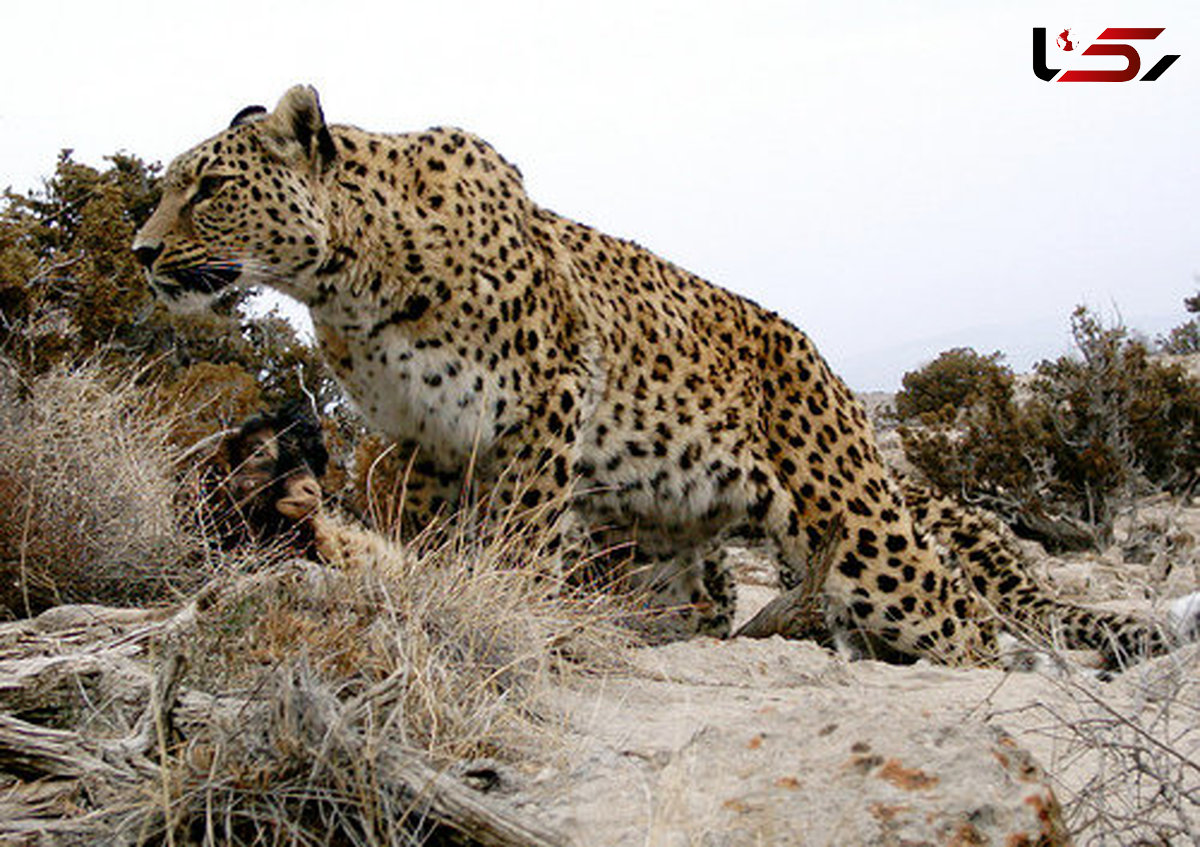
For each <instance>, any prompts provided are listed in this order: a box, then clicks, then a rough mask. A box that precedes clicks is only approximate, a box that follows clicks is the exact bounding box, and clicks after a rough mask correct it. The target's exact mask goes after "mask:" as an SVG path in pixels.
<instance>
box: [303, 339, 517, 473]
mask: <svg viewBox="0 0 1200 847" xmlns="http://www.w3.org/2000/svg"><path fill="white" fill-rule="evenodd" d="M314 323H315V326H316V333H317V340H318V343H319V344H320V348H321V352H322V355H323V356H324V357H325V359H326V361H327V362H328V363H329V365H330V367H331V369H332V370H333V372H334V375H335V376H336V377H337V379H338V382H340V383H341V385H342V387H343V388H344V389H345V390H346V393H347V394H348V395H349V396H350V398H351V399H352V400H353V401H354V403H355V405H356V406H357V407H358V408H359V411H361V412H362V414H363V415H364V416H365V417H366V418H367V421H368V423H369V424H370V425H371V426H372V428H374V429H377V430H379V431H380V432H383V433H385V434H387V435H389V436H390V437H392V438H394V439H397V440H412V441H416V442H417V443H419V444H421V445H422V446H423V447H425V448H426V449H428V450H429V451H431V452H432V454H433V456H434V457H436V458H438V459H440V460H442V461H444V462H450V463H455V464H457V463H462V462H464V461H465V460H466V459H467V458H469V457H470V456H471V455H473V454H476V453H479V452H481V451H486V450H487V448H488V447H489V446H490V445H491V444H492V443H493V442H494V440H495V439H496V437H497V436H498V435H499V434H500V433H501V432H503V431H504V429H505V428H506V427H507V426H508V425H510V424H511V421H510V420H509V418H510V417H511V410H512V409H513V408H514V405H515V404H514V403H512V401H511V398H510V397H508V394H507V392H506V390H505V389H504V387H503V386H502V384H501V381H500V380H499V379H498V378H497V375H496V374H495V373H494V372H493V371H491V370H489V369H487V368H486V367H484V366H483V365H482V364H480V363H479V362H477V361H476V360H475V357H474V356H473V355H471V350H470V349H469V348H462V347H459V348H457V349H456V348H455V347H451V346H450V345H445V344H438V343H436V342H431V341H429V340H427V339H421V338H413V337H410V336H408V335H405V334H404V333H401V332H388V333H382V334H380V335H378V336H377V337H369V336H368V334H366V333H362V332H357V331H354V332H351V331H346V330H344V329H339V328H337V327H336V326H333V325H330V324H321V323H318V322H315V321H314ZM464 349H465V352H466V355H463V354H462V352H460V351H462V350H464Z"/></svg>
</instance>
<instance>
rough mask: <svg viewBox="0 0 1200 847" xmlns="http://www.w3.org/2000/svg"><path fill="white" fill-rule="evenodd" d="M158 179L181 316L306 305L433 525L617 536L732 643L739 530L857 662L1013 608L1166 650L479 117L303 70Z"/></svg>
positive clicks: (1082, 640)
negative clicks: (324, 86)
mask: <svg viewBox="0 0 1200 847" xmlns="http://www.w3.org/2000/svg"><path fill="white" fill-rule="evenodd" d="M161 187H162V195H161V199H160V201H159V203H158V205H157V208H156V209H155V210H154V212H153V213H152V214H151V216H150V217H149V219H148V220H147V221H146V222H145V223H144V225H143V226H142V227H141V228H140V230H139V231H138V233H137V235H136V237H135V239H134V242H133V245H132V247H133V252H134V254H135V255H136V258H137V260H138V262H140V264H141V266H142V267H143V268H144V271H145V275H146V278H147V280H148V284H149V286H150V288H151V289H152V291H153V292H154V294H155V296H156V297H157V298H158V299H159V300H161V301H163V302H164V303H165V304H166V306H167V307H168V308H169V309H171V310H173V311H179V312H186V311H193V310H196V309H203V308H205V307H207V306H210V305H211V304H213V303H214V302H215V301H218V300H220V298H221V297H223V296H224V295H226V294H227V293H228V292H230V291H233V290H240V289H244V288H246V287H253V286H265V287H269V288H272V289H274V290H275V291H278V292H280V293H282V294H284V295H286V296H288V297H290V298H292V299H295V300H297V301H299V302H300V303H302V304H303V305H304V306H306V307H307V309H308V312H309V314H310V316H311V319H312V323H313V332H314V336H315V343H316V345H317V347H318V348H319V351H320V353H321V356H322V358H323V360H324V361H325V362H326V363H327V364H328V366H329V368H330V369H331V371H332V373H333V374H334V376H335V377H336V379H337V381H338V382H339V383H340V385H341V386H342V388H343V389H344V391H345V393H346V395H347V396H348V398H349V399H350V400H351V401H352V402H353V404H354V405H355V406H356V407H357V409H358V410H359V411H360V412H361V413H362V415H363V416H364V418H365V420H366V421H367V423H368V424H369V426H370V427H371V428H372V429H373V430H375V431H377V432H379V433H381V434H383V435H385V436H386V437H388V438H389V439H391V440H392V441H394V442H395V443H396V444H397V445H399V447H400V448H401V449H402V450H404V451H411V459H410V461H409V467H410V471H411V478H410V479H409V480H408V483H407V485H408V494H407V496H408V501H407V503H406V510H407V512H408V513H409V514H410V515H416V516H417V518H416V523H418V524H420V523H422V522H425V521H428V520H432V519H433V518H434V517H436V516H437V515H438V514H441V513H442V512H443V511H444V510H445V509H447V508H453V506H454V504H456V503H458V504H461V502H462V498H463V496H464V494H463V492H464V490H465V489H466V488H467V487H470V488H471V490H472V491H474V492H475V493H476V496H478V497H479V498H480V499H481V501H483V502H486V503H488V504H492V505H493V506H494V507H495V508H510V509H514V510H516V513H517V514H519V515H520V516H521V520H522V521H523V522H525V523H526V524H527V525H528V526H531V527H535V528H536V529H537V531H538V532H540V533H541V534H542V535H541V537H544V538H545V539H546V547H547V549H548V550H550V551H551V552H552V553H553V552H554V551H559V553H560V554H562V553H563V551H569V550H573V549H579V548H578V547H577V546H576V545H577V544H580V543H583V544H590V545H593V546H592V548H591V549H596V550H603V551H606V553H605V555H604V556H603V557H600V559H599V560H600V561H601V562H611V568H612V571H613V573H614V574H616V573H619V574H620V582H621V584H622V585H623V586H625V587H627V588H632V589H636V591H637V592H639V596H642V597H644V598H647V600H646V602H647V605H648V607H649V608H651V609H654V610H659V611H660V612H661V615H660V617H659V618H657V619H656V620H657V624H656V625H657V626H659V627H660V629H661V632H662V633H664V638H666V639H668V640H669V639H674V638H685V637H693V636H700V635H709V636H715V637H718V638H725V637H729V636H730V635H731V634H732V632H733V619H734V614H735V612H736V586H735V580H734V576H733V569H732V566H731V564H730V561H729V556H728V555H727V554H726V552H725V551H726V549H727V548H726V545H727V544H728V542H729V540H730V539H731V538H737V537H747V538H751V539H755V540H756V543H759V544H761V545H762V546H763V547H764V549H766V550H768V551H769V553H770V555H771V557H772V559H773V560H774V561H775V563H776V565H777V570H778V579H779V585H780V590H781V591H783V592H789V591H796V590H799V589H801V588H803V587H805V585H806V584H807V582H806V581H809V582H810V581H811V580H813V579H814V578H818V579H819V582H820V584H819V585H818V586H817V588H818V589H819V590H820V592H821V597H822V603H823V605H822V608H823V615H824V619H825V623H826V625H827V628H828V630H829V632H831V633H833V636H834V640H835V643H836V644H837V645H838V646H839V648H840V649H842V650H844V651H845V652H847V653H848V654H850V655H854V656H875V657H881V658H884V659H887V660H889V661H915V660H919V659H928V660H931V661H933V662H938V663H943V664H947V665H974V664H981V663H982V664H987V663H993V662H995V661H996V660H997V655H998V650H999V647H998V643H999V639H998V635H999V634H1000V632H1001V630H1002V629H1003V623H1002V619H1003V618H1004V616H1005V615H1006V614H1007V615H1012V616H1016V617H1017V618H1018V619H1019V620H1020V621H1021V622H1022V623H1024V624H1027V625H1029V626H1030V627H1033V626H1034V625H1041V628H1042V629H1043V630H1049V629H1051V628H1053V629H1054V630H1055V631H1058V632H1061V633H1063V635H1064V638H1065V640H1066V641H1067V646H1073V645H1080V646H1085V647H1089V648H1094V649H1097V650H1100V651H1101V652H1103V653H1104V654H1105V655H1106V656H1107V657H1109V659H1110V660H1111V661H1114V662H1115V661H1119V660H1120V658H1121V657H1123V656H1130V655H1147V654H1153V653H1157V652H1162V651H1163V650H1165V649H1168V647H1169V645H1168V640H1167V637H1166V636H1165V635H1164V634H1163V633H1162V632H1161V631H1160V629H1159V628H1158V627H1156V626H1155V625H1153V624H1152V623H1151V622H1148V621H1143V620H1141V619H1138V618H1135V617H1132V616H1126V615H1120V614H1115V613H1111V612H1102V611H1092V610H1088V609H1084V608H1082V607H1076V606H1072V605H1069V604H1066V603H1063V602H1059V601H1057V600H1055V599H1054V598H1053V596H1052V595H1051V594H1050V592H1049V590H1048V589H1044V588H1043V587H1042V586H1041V585H1040V584H1038V583H1037V582H1036V581H1035V580H1033V578H1032V577H1031V576H1029V574H1028V573H1026V570H1027V569H1023V566H1022V563H1021V560H1020V555H1019V553H1018V552H1014V550H1013V548H1012V545H1011V544H1008V543H1007V542H1006V541H1005V540H1004V539H1003V537H1002V536H1000V535H999V534H998V533H996V532H995V531H994V530H993V529H992V528H991V527H990V526H989V525H988V524H987V523H986V522H985V521H981V520H975V519H972V518H970V517H969V513H967V512H964V511H962V510H961V509H959V508H957V507H955V506H953V505H952V504H951V503H950V502H949V501H947V500H945V499H944V498H941V497H939V496H937V495H935V494H924V493H921V492H920V491H919V490H910V491H908V492H907V496H906V491H905V490H904V488H903V487H902V486H901V484H900V483H898V482H897V481H896V480H895V479H894V478H893V475H892V474H891V473H890V472H889V470H888V468H887V466H886V464H885V462H884V460H883V458H882V456H881V454H880V451H879V449H878V446H877V443H876V440H875V437H874V434H873V427H872V424H871V422H870V420H869V419H868V416H867V414H866V412H865V411H864V408H863V406H862V405H861V404H860V403H859V401H858V400H857V399H856V398H855V396H854V394H853V393H852V392H851V390H850V389H849V388H848V386H847V385H846V383H844V382H843V381H842V380H841V379H840V378H839V377H838V376H837V375H836V374H835V373H834V372H833V370H832V369H831V368H830V366H829V364H828V363H827V361H826V360H825V358H824V357H823V356H822V355H821V354H820V353H819V352H818V350H817V348H816V347H815V345H814V343H813V342H812V341H811V340H810V338H809V336H808V335H806V334H805V333H804V332H803V331H802V330H801V329H799V328H798V327H796V326H795V325H793V324H792V323H791V322H790V321H788V320H787V319H786V318H784V317H782V316H780V315H779V314H777V313H775V312H772V311H769V310H767V309H766V308H763V307H762V306H760V305H758V304H757V303H755V302H753V301H752V300H750V299H748V298H746V297H743V296H740V295H738V294H736V293H734V292H732V291H730V290H727V289H725V288H723V287H720V286H717V285H715V284H713V283H710V282H708V281H706V280H704V279H702V278H700V277H699V276H696V275H695V274H692V273H690V272H689V271H687V270H684V269H683V268H681V267H679V266H678V265H676V264H674V263H672V262H670V261H668V260H666V259H664V258H661V257H659V256H658V255H656V254H655V253H653V252H651V251H650V250H648V249H646V248H644V247H642V246H641V245H640V244H638V243H636V242H635V241H632V240H628V239H623V238H618V237H615V236H612V235H609V234H606V233H604V232H601V231H599V230H597V229H595V228H593V227H590V226H588V225H586V224H583V223H580V222H577V221H575V220H573V219H571V218H568V217H565V216H563V215H560V214H558V213H556V212H554V211H552V210H550V209H548V208H545V207H543V206H541V205H539V204H537V203H536V202H534V200H533V199H531V198H530V196H529V195H528V194H527V193H526V191H525V187H524V177H523V175H522V172H521V171H520V169H519V168H518V167H516V166H515V165H513V164H512V163H510V162H509V161H508V160H507V159H505V158H504V157H503V156H501V155H500V153H498V152H497V151H496V150H495V149H494V148H493V147H492V145H490V144H489V143H487V142H486V141H484V140H483V139H482V138H479V137H478V136H476V135H474V134H472V133H470V132H468V131H466V130H462V129H458V128H453V127H436V128H431V129H427V130H421V131H415V132H404V133H380V132H372V131H367V130H363V129H361V128H359V127H356V126H353V125H349V124H331V123H328V122H327V121H326V119H325V115H324V111H323V107H322V104H321V102H320V98H319V96H318V94H317V92H316V90H315V89H314V88H313V87H311V86H308V85H298V86H295V87H293V88H291V89H289V90H288V91H287V92H286V93H285V94H284V95H283V96H282V98H281V99H280V100H279V101H278V103H277V105H276V106H275V108H274V109H273V110H269V109H267V108H265V107H262V106H252V107H247V108H246V109H243V110H242V111H241V112H239V113H238V114H237V115H236V116H235V118H234V120H233V121H232V122H231V124H230V125H229V126H228V127H227V128H225V129H223V130H221V131H220V132H218V133H217V134H216V135H214V136H212V137H211V138H209V139H207V140H205V141H202V142H201V143H199V144H197V145H196V146H194V147H192V148H191V149H190V150H188V151H186V152H184V153H182V154H181V155H179V156H178V157H177V158H176V159H175V160H174V161H173V162H171V163H170V165H169V166H168V167H167V168H166V170H165V172H164V174H163V176H162V179H161ZM468 481H469V485H468ZM581 540H582V541H581ZM818 550H819V551H821V555H820V558H821V559H822V561H823V562H824V563H825V564H823V565H821V566H820V567H818V562H817V561H816V559H817V558H818V557H817V555H816V551H818ZM607 566H608V565H605V567H607ZM814 575H816V577H814ZM616 581H617V580H615V579H614V582H616Z"/></svg>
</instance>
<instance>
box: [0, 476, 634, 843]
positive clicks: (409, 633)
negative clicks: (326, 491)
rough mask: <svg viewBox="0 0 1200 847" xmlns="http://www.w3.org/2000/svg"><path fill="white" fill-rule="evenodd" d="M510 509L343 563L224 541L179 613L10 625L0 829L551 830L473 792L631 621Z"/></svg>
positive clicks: (177, 839) (75, 836) (250, 837)
mask: <svg viewBox="0 0 1200 847" xmlns="http://www.w3.org/2000/svg"><path fill="white" fill-rule="evenodd" d="M186 482H187V481H186V480H185V484H186ZM515 523H516V522H515V521H514V520H513V516H512V515H501V516H499V517H497V518H495V519H493V520H485V519H482V518H479V516H473V519H471V520H467V521H462V520H460V521H457V522H456V523H455V525H454V526H453V527H452V528H444V529H441V530H439V529H436V528H435V529H433V530H431V531H430V532H428V533H427V534H426V535H424V536H423V537H422V538H421V539H420V540H419V541H418V543H416V544H414V545H410V546H408V547H400V546H398V545H393V544H389V543H387V542H384V541H383V540H381V539H376V540H377V541H378V543H377V544H374V545H371V546H368V547H364V548H363V550H364V551H365V552H364V555H363V557H362V560H361V561H355V562H351V563H348V564H347V566H346V567H343V568H331V567H326V566H322V565H317V564H315V563H312V562H307V561H304V560H299V559H290V560H283V561H279V559H278V556H276V555H275V554H274V553H273V552H272V551H258V552H255V553H247V552H244V551H243V552H242V553H239V554H236V555H232V556H231V555H229V554H224V553H220V552H215V551H214V550H213V549H212V548H211V547H210V549H209V553H208V555H209V557H210V559H211V560H212V561H213V562H214V563H215V565H216V566H215V567H213V568H212V572H213V573H215V574H217V575H216V576H215V578H213V579H212V580H211V581H210V582H209V583H208V584H207V585H206V586H205V587H204V588H202V589H201V590H200V591H199V592H197V593H195V594H194V595H193V597H192V599H191V600H190V601H188V602H187V603H184V604H183V605H182V606H179V607H177V608H176V609H174V610H166V611H163V610H160V611H157V612H146V613H139V612H116V611H113V610H105V609H98V608H95V607H62V608H58V609H52V610H50V611H49V612H47V613H45V614H44V615H42V616H41V617H39V618H37V619H35V620H32V621H20V622H16V623H12V624H8V625H5V626H0V711H4V712H7V713H8V715H10V716H11V725H6V724H5V723H4V721H3V720H0V773H4V772H7V773H8V774H9V776H8V777H7V778H6V779H3V778H0V783H2V784H0V837H3V836H4V835H6V834H7V835H20V834H22V833H30V832H42V833H45V834H48V835H50V836H51V837H53V838H56V839H58V840H59V841H60V842H61V843H92V841H91V840H90V839H95V838H97V837H101V835H102V837H103V838H104V839H105V840H106V841H107V842H108V843H117V844H123V843H129V844H140V843H167V844H170V843H204V844H264V843H272V844H300V845H307V844H330V843H336V844H352V845H357V844H363V845H367V844H416V843H430V842H432V843H446V841H445V840H444V839H445V838H447V837H448V835H447V834H448V833H451V832H454V833H457V835H455V836H454V837H455V838H458V839H460V840H459V841H455V842H454V843H464V842H462V841H461V838H462V835H463V834H464V833H467V834H469V836H470V838H471V839H476V840H477V841H478V842H480V843H493V844H529V845H536V844H543V843H554V842H555V840H556V839H555V837H554V836H553V834H547V833H545V832H543V831H541V830H539V829H538V827H537V826H536V825H533V824H530V823H529V822H527V821H523V820H522V819H521V816H520V815H518V814H515V813H513V812H512V810H511V809H506V807H505V806H504V801H503V800H496V799H493V796H492V795H489V794H488V793H487V791H486V790H482V789H486V788H488V786H489V785H490V784H491V783H492V782H493V781H496V780H500V781H501V782H503V777H501V776H500V774H501V773H502V772H507V771H506V770H505V769H506V768H507V767H509V766H510V765H512V766H515V765H516V764H517V763H523V762H529V761H537V760H539V759H542V760H544V758H545V757H547V756H549V755H552V754H553V753H554V752H555V750H556V743H555V742H556V741H557V740H558V739H559V738H561V735H562V728H561V727H560V726H559V725H558V723H557V721H558V720H560V718H557V717H552V716H551V715H552V714H554V713H552V712H551V711H550V710H549V709H547V708H545V707H544V705H543V704H544V695H545V692H546V690H547V687H548V686H550V685H552V684H553V685H557V684H562V683H564V682H569V680H570V679H571V678H572V677H573V676H576V675H580V674H590V673H594V672H601V671H605V670H611V669H613V668H616V667H619V666H620V663H621V658H620V657H621V651H622V648H623V647H624V646H625V645H626V644H628V642H629V639H630V636H629V634H628V632H627V631H625V630H623V629H621V628H620V627H619V626H618V625H616V624H615V623H614V621H615V620H617V618H618V617H619V611H620V610H619V609H617V608H616V607H615V606H614V603H613V601H612V600H611V599H609V598H604V597H598V596H595V595H593V594H589V593H585V592H582V591H578V590H576V589H573V588H571V587H569V586H567V585H565V584H560V583H559V582H557V581H556V580H555V579H554V578H553V577H552V576H551V574H552V573H553V572H554V567H553V566H552V564H551V563H550V562H549V557H548V556H547V555H546V554H545V553H544V552H543V551H542V550H541V545H540V539H539V538H538V537H536V536H532V535H531V534H530V533H528V532H526V533H522V532H520V531H518V530H517V529H516V526H515ZM126 616H128V617H126ZM47 657H54V658H53V659H48V658H47ZM85 678H86V679H87V680H88V682H87V684H86V685H80V684H78V680H80V679H85ZM505 763H508V764H505ZM468 785H470V786H472V787H467V786H468ZM47 786H53V790H51V789H50V788H48V787H47ZM481 787H482V789H481ZM466 843H475V842H473V841H470V840H468V841H467V842H466Z"/></svg>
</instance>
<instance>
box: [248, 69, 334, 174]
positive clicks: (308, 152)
mask: <svg viewBox="0 0 1200 847" xmlns="http://www.w3.org/2000/svg"><path fill="white" fill-rule="evenodd" d="M262 126H263V130H264V137H265V139H266V141H267V143H268V145H269V146H270V148H271V149H272V151H273V152H274V153H275V154H276V155H278V156H279V157H280V158H281V159H283V160H285V161H295V160H297V159H300V160H303V161H306V162H308V163H309V164H310V165H311V166H312V167H314V168H316V169H317V170H325V169H327V168H328V167H329V166H330V165H331V164H333V161H334V159H336V158H337V147H335V146H334V143H333V136H332V135H330V134H329V127H328V126H327V125H326V124H325V115H324V113H323V112H322V111H321V101H320V99H319V98H318V97H317V90H316V89H315V88H313V87H312V86H311V85H296V86H293V87H292V88H290V89H288V91H287V93H286V94H284V95H283V97H282V98H280V100H279V105H277V106H276V107H275V111H274V112H271V113H270V114H269V115H267V116H266V117H264V118H262Z"/></svg>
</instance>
